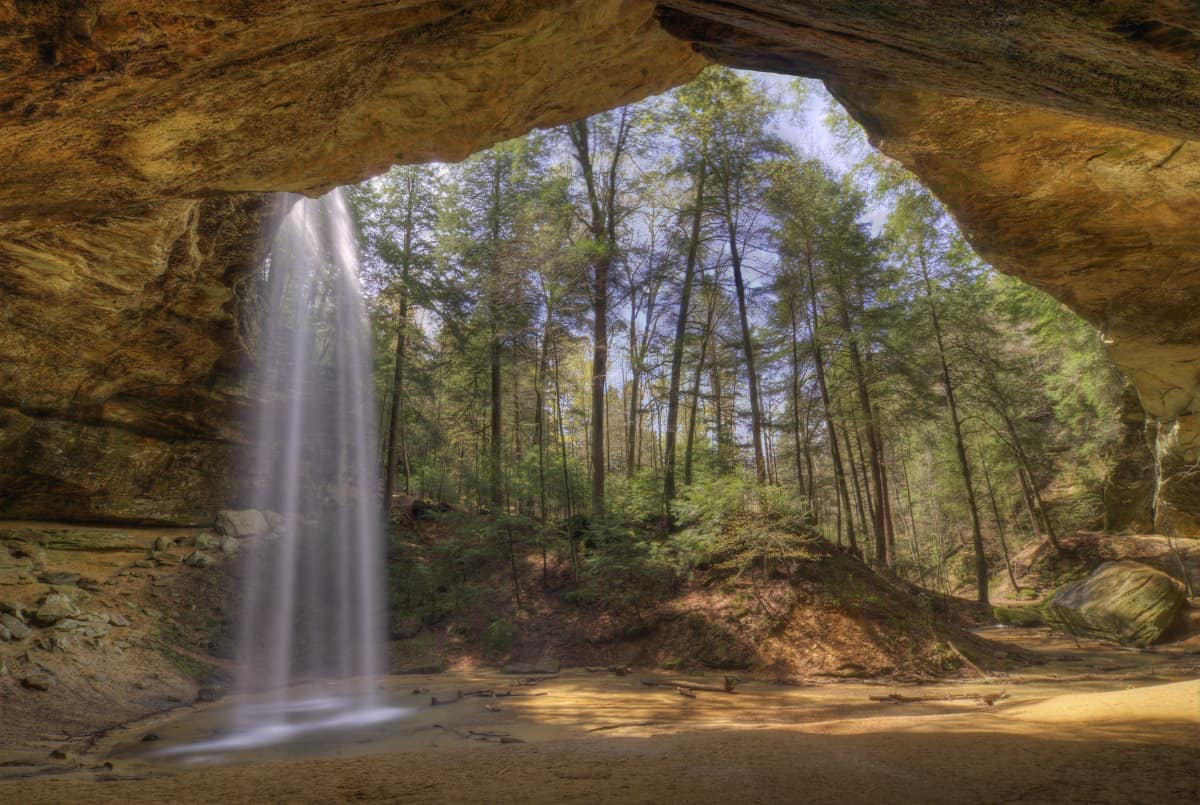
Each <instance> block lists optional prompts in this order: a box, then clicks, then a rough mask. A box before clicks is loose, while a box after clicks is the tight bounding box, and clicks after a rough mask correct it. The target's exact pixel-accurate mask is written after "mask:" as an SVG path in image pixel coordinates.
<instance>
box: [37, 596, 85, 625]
mask: <svg viewBox="0 0 1200 805" xmlns="http://www.w3.org/2000/svg"><path fill="white" fill-rule="evenodd" d="M78 614H79V610H78V609H77V608H76V607H75V605H74V604H72V603H71V601H70V599H69V598H67V597H66V596H65V595H62V594H60V593H51V594H50V595H47V596H46V600H45V601H43V602H42V605H41V606H40V607H38V609H37V612H35V613H34V615H33V619H34V620H35V621H36V622H37V623H39V624H41V625H42V626H52V625H54V624H55V623H57V622H58V621H60V620H62V619H63V618H73V617H75V616H76V615H78Z"/></svg>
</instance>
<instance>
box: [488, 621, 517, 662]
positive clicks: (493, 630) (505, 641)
mask: <svg viewBox="0 0 1200 805" xmlns="http://www.w3.org/2000/svg"><path fill="white" fill-rule="evenodd" d="M520 637H521V630H520V629H519V628H518V627H517V625H516V624H515V623H513V622H512V621H510V620H508V619H506V618H499V619H497V620H494V621H492V622H491V623H489V624H488V627H487V630H486V631H484V633H483V647H484V648H485V649H487V650H488V651H489V652H491V653H493V654H507V653H508V652H510V651H512V649H513V646H515V645H516V644H517V641H518V640H519V639H520Z"/></svg>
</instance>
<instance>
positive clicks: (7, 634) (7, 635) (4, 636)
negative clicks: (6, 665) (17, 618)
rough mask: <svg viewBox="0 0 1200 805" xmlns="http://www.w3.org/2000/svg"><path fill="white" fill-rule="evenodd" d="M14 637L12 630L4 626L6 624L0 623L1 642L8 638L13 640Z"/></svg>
mask: <svg viewBox="0 0 1200 805" xmlns="http://www.w3.org/2000/svg"><path fill="white" fill-rule="evenodd" d="M12 639H13V636H12V632H10V631H8V629H6V628H4V624H0V643H2V642H5V641H8V640H12Z"/></svg>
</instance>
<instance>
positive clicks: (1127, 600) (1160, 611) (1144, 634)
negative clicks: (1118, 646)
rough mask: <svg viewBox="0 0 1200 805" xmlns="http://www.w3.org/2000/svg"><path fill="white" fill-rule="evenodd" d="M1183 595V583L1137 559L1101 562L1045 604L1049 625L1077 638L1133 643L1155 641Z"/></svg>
mask: <svg viewBox="0 0 1200 805" xmlns="http://www.w3.org/2000/svg"><path fill="white" fill-rule="evenodd" d="M1186 600H1187V594H1186V592H1185V590H1184V587H1183V585H1182V584H1180V583H1179V582H1178V581H1176V580H1175V579H1173V578H1171V577H1170V576H1168V575H1167V574H1166V573H1163V572H1162V571H1160V570H1156V569H1154V568H1152V567H1150V566H1149V565H1144V564H1142V563H1141V562H1135V561H1133V560H1129V559H1125V560H1122V561H1120V562H1105V563H1104V564H1103V565H1100V567H1098V568H1096V570H1095V572H1093V573H1092V575H1090V576H1088V577H1087V578H1086V579H1080V580H1079V581H1073V582H1071V583H1070V584H1065V585H1063V586H1062V587H1060V588H1059V589H1058V591H1057V592H1055V593H1054V595H1053V597H1052V598H1051V599H1050V600H1049V601H1048V602H1047V603H1046V608H1045V613H1046V620H1047V622H1049V623H1050V625H1051V626H1054V627H1056V628H1058V629H1061V630H1062V631H1064V632H1067V633H1068V634H1072V635H1075V636H1076V637H1094V638H1099V639H1101V640H1111V641H1114V642H1117V643H1124V644H1127V645H1134V646H1146V645H1149V644H1151V643H1153V642H1154V641H1155V640H1158V639H1159V638H1160V637H1161V636H1162V634H1163V632H1165V631H1166V630H1167V629H1168V628H1169V627H1170V626H1171V624H1172V622H1174V620H1175V618H1176V616H1178V614H1179V611H1180V610H1181V609H1182V608H1183V605H1184V603H1185V602H1186Z"/></svg>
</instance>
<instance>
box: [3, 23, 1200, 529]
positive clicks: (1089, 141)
mask: <svg viewBox="0 0 1200 805" xmlns="http://www.w3.org/2000/svg"><path fill="white" fill-rule="evenodd" d="M1198 32H1200V12H1198V11H1197V10H1196V8H1195V6H1194V4H1188V3H1180V2H1177V1H1176V0H1149V1H1148V2H1142V3H1123V2H1118V3H1074V4H1064V3H1061V2H1049V0H995V1H994V2H989V3H963V2H958V0H927V2H923V3H920V4H914V3H912V2H909V1H908V0H869V1H868V2H859V1H858V0H786V2H785V0H740V2H738V3H728V2H719V1H718V0H662V2H659V3H657V4H656V3H654V2H650V0H484V1H483V2H475V1H472V2H468V1H467V0H390V1H389V0H383V2H379V1H377V0H373V2H365V0H351V1H350V2H344V1H339V2H333V0H316V1H315V2H309V3H289V2H284V0H246V1H245V2H239V3H236V4H221V3H216V4H213V3H209V4H202V5H197V4H194V3H185V2H182V1H181V0H147V2H143V3H137V4H130V3H126V2H120V1H119V0H93V1H92V2H88V3H71V2H65V0H56V1H55V2H46V3H0V77H2V78H3V81H0V163H2V164H4V165H5V174H4V177H3V179H2V180H0V221H2V222H0V516H9V517H14V516H15V517H31V518H32V517H48V516H53V517H59V518H61V517H70V518H74V519H79V520H109V521H140V522H176V523H187V524H192V523H197V524H204V523H207V522H208V521H209V519H210V518H211V512H213V511H215V510H216V509H218V508H220V507H221V506H222V505H228V502H229V500H228V495H229V489H228V486H227V480H226V479H227V478H229V473H228V468H229V466H230V463H231V462H232V461H235V460H236V459H235V457H234V454H235V453H236V446H235V445H236V444H237V443H238V440H239V434H238V433H237V429H236V422H237V416H236V414H237V410H238V404H239V400H241V399H242V398H243V396H244V394H243V392H242V391H241V390H240V389H238V388H237V386H236V383H235V382H234V381H233V379H232V378H233V376H234V375H233V369H234V368H235V367H236V365H237V359H238V353H239V340H238V338H237V323H238V321H239V320H240V317H239V311H241V312H244V311H243V310H242V309H241V308H240V305H239V297H238V289H239V287H240V278H242V277H244V276H245V274H246V271H247V270H248V269H249V267H250V266H251V265H252V264H253V263H254V259H253V257H254V235H255V232H256V230H257V224H258V212H259V209H260V202H259V201H258V199H257V198H256V197H254V196H252V195H251V196H247V195H237V194H244V193H249V192H256V191H273V190H295V191H300V192H305V193H310V194H316V193H319V192H322V191H324V190H326V189H328V188H329V187H331V186H333V185H336V184H340V183H346V182H350V181H354V180H357V179H361V178H363V177H366V176H369V175H371V174H374V173H378V172H380V171H382V170H383V169H385V168H386V167H387V166H389V165H390V164H392V163H395V162H413V161H421V160H430V159H435V158H441V159H456V158H460V157H463V156H465V155H466V154H468V153H469V152H471V151H472V150H474V149H477V148H480V147H483V146H486V145H489V144H491V143H493V142H496V141H499V140H502V139H504V138H507V137H510V136H514V135H518V134H521V133H523V132H525V131H527V130H528V129H530V128H532V127H537V126H546V125H551V124H556V123H560V122H565V121H567V120H570V119H574V118H578V117H581V116H583V115H585V114H589V113H592V112H595V111H598V110H600V109H603V108H607V107H611V106H614V105H617V104H620V103H624V102H628V101H632V100H635V99H637V98H640V97H643V96H645V95H647V94H650V93H652V92H655V91H659V90H662V89H665V88H667V87H669V86H672V85H675V84H678V83H681V82H683V81H685V80H687V79H688V78H690V77H691V76H693V75H694V74H695V73H696V72H697V71H698V70H699V69H701V68H702V67H703V65H704V64H706V63H707V62H708V61H710V60H713V61H719V62H722V63H725V64H730V65H734V66H744V67H752V68H758V69H769V70H774V71H778V72H786V73H794V74H802V75H811V76H816V77H819V78H823V79H825V80H826V81H827V82H828V83H829V84H830V85H831V87H832V88H833V89H834V90H835V92H836V93H837V95H838V96H839V97H840V98H841V99H843V100H844V101H845V102H846V103H847V105H848V107H849V108H850V110H851V112H852V113H853V114H854V115H855V116H856V117H857V118H858V119H859V120H860V121H861V122H863V124H864V125H865V126H866V127H867V129H868V130H869V131H870V133H871V135H872V137H873V138H874V139H875V141H876V142H877V143H878V144H879V145H880V147H882V148H883V149H884V150H885V151H886V152H888V153H890V154H892V155H893V156H895V157H896V158H898V159H900V160H901V161H902V162H904V163H905V164H906V165H908V166H909V167H910V168H912V169H913V170H914V171H915V172H916V173H917V174H918V175H920V176H921V177H922V178H923V179H925V180H926V181H927V182H928V183H929V184H930V185H931V186H932V187H933V188H934V190H935V192H937V193H938V195H939V196H940V197H941V198H942V200H943V201H944V202H945V203H946V205H947V206H948V207H949V209H950V210H951V211H952V212H953V213H954V214H955V216H956V217H957V218H958V219H959V221H960V222H961V223H962V224H963V226H964V229H965V231H966V232H967V233H968V236H969V237H970V239H971V240H972V242H973V243H974V244H975V245H976V246H977V247H978V248H979V249H980V251H981V253H982V254H984V256H985V257H987V258H988V259H989V260H991V261H993V262H994V264H995V265H996V266H997V267H998V268H1000V269H1001V270H1003V271H1005V272H1008V273H1012V274H1015V275H1017V276H1020V277H1022V278H1024V279H1027V280H1028V281H1030V282H1032V283H1034V284H1036V285H1039V286H1040V287H1042V288H1044V289H1046V290H1048V291H1050V292H1051V293H1053V294H1055V295H1056V296H1057V297H1058V298H1059V299H1061V300H1063V301H1064V302H1065V303H1066V304H1068V305H1069V306H1071V307H1072V308H1073V309H1075V310H1077V311H1078V312H1079V313H1080V314H1081V315H1083V316H1085V317H1086V318H1088V319H1089V320H1090V321H1091V322H1093V323H1094V324H1095V325H1096V326H1097V327H1098V328H1099V329H1101V330H1102V331H1103V333H1104V335H1105V338H1106V339H1108V341H1109V343H1110V348H1111V351H1112V354H1113V357H1114V359H1115V360H1116V361H1117V363H1118V365H1119V366H1120V367H1121V369H1122V370H1123V371H1124V372H1126V374H1127V375H1128V376H1129V378H1130V379H1131V380H1132V381H1133V383H1134V384H1135V386H1136V388H1137V390H1138V393H1139V394H1140V396H1141V401H1142V404H1143V406H1144V408H1145V410H1146V412H1147V414H1148V415H1149V416H1150V418H1151V420H1152V423H1153V424H1152V427H1153V430H1154V441H1155V455H1156V459H1155V462H1156V469H1157V474H1156V477H1157V497H1156V505H1155V517H1156V523H1157V526H1158V527H1159V528H1160V529H1163V530H1170V531H1174V532H1177V533H1200V474H1196V473H1192V472H1190V471H1189V466H1190V465H1191V464H1192V463H1194V462H1195V461H1197V460H1200V420H1197V417H1198V416H1200V370H1198V368H1197V367H1200V324H1197V323H1196V322H1197V319H1196V318H1195V317H1194V316H1193V315H1192V311H1193V310H1194V309H1195V306H1196V302H1197V301H1200V263H1198V260H1200V258H1198V257H1197V255H1200V249H1198V248H1197V246H1198V244H1197V243H1196V240H1197V238H1198V237H1200V235H1197V231H1198V230H1200V227H1197V226H1196V225H1195V221H1196V220H1197V216H1196V212H1197V206H1198V198H1200V185H1198V181H1200V154H1198V152H1200V144H1197V143H1196V142H1195V140H1196V138H1197V137H1198V136H1200V135H1198V134H1197V132H1200V60H1198V58H1197V57H1198V56H1200V33H1198ZM230 194H233V195H230ZM1134 474H1136V473H1134Z"/></svg>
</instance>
